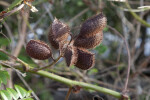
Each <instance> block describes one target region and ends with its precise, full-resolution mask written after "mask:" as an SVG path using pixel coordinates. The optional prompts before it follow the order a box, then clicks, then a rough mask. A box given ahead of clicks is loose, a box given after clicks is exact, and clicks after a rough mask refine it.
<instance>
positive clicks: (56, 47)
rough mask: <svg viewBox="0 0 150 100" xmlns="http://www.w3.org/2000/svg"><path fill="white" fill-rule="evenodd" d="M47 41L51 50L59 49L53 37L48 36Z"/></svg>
mask: <svg viewBox="0 0 150 100" xmlns="http://www.w3.org/2000/svg"><path fill="white" fill-rule="evenodd" d="M48 40H49V43H50V44H51V46H52V47H53V48H55V49H59V42H58V41H57V40H56V39H55V38H54V35H52V34H48Z"/></svg>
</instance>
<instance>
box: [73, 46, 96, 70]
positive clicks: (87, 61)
mask: <svg viewBox="0 0 150 100" xmlns="http://www.w3.org/2000/svg"><path fill="white" fill-rule="evenodd" d="M77 54H78V58H77V62H76V64H75V66H76V67H78V68H80V69H82V70H87V69H89V68H92V67H93V66H94V64H95V55H94V54H93V53H91V52H89V51H87V50H85V49H81V48H78V49H77Z"/></svg>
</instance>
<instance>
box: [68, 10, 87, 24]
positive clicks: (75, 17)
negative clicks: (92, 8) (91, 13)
mask: <svg viewBox="0 0 150 100" xmlns="http://www.w3.org/2000/svg"><path fill="white" fill-rule="evenodd" d="M88 10H89V8H86V9H84V10H82V11H81V12H80V13H78V14H77V15H76V16H74V17H73V18H72V19H70V20H69V21H68V23H72V22H73V21H74V20H75V19H77V18H78V17H80V16H81V15H83V14H84V13H86V12H87V11H88Z"/></svg>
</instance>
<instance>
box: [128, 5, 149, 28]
mask: <svg viewBox="0 0 150 100" xmlns="http://www.w3.org/2000/svg"><path fill="white" fill-rule="evenodd" d="M125 5H126V6H127V8H128V9H129V11H130V13H131V15H132V16H133V17H134V18H135V19H136V20H138V21H139V22H140V23H142V24H143V25H145V26H146V27H150V24H148V23H147V22H146V21H145V20H143V19H141V18H140V17H139V16H138V15H137V14H136V13H135V12H132V10H131V7H130V5H129V3H128V2H125Z"/></svg>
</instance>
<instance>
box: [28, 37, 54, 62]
mask: <svg viewBox="0 0 150 100" xmlns="http://www.w3.org/2000/svg"><path fill="white" fill-rule="evenodd" d="M26 52H27V54H28V55H29V56H30V57H32V58H35V59H38V60H45V59H48V58H49V57H51V56H52V53H51V50H50V48H49V46H48V45H47V44H46V43H45V42H43V41H40V40H30V41H29V42H28V43H27V46H26Z"/></svg>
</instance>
